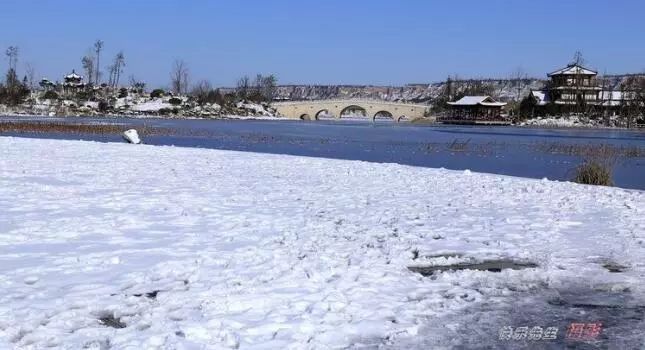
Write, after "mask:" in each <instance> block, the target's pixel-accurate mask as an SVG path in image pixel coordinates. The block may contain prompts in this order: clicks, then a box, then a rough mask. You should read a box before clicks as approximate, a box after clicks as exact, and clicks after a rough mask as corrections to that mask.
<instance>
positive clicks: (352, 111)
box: [338, 105, 367, 118]
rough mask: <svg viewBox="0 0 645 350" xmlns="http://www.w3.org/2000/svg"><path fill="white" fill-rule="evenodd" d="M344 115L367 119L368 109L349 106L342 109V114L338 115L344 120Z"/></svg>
mask: <svg viewBox="0 0 645 350" xmlns="http://www.w3.org/2000/svg"><path fill="white" fill-rule="evenodd" d="M344 115H350V116H363V117H367V109H366V108H365V107H361V106H359V105H349V106H347V107H345V108H343V109H341V111H340V113H338V117H339V118H342V117H343V116H344Z"/></svg>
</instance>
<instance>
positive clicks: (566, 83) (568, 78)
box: [529, 64, 631, 113]
mask: <svg viewBox="0 0 645 350" xmlns="http://www.w3.org/2000/svg"><path fill="white" fill-rule="evenodd" d="M597 75H598V73H597V72H596V71H593V70H591V69H589V68H585V67H583V66H581V65H579V64H569V65H568V66H566V67H565V68H562V69H558V70H556V71H555V72H552V73H549V74H547V76H548V77H549V82H548V83H547V86H546V87H545V88H544V89H542V90H533V91H531V93H530V95H529V96H530V97H531V98H532V99H533V101H534V102H535V106H537V107H538V108H542V110H543V113H544V109H545V108H546V109H548V113H570V112H578V113H588V112H592V113H600V112H601V110H603V109H617V108H619V107H620V106H621V105H622V104H624V103H625V102H627V101H630V100H631V97H630V96H631V95H630V93H628V92H621V91H613V90H603V87H601V86H600V85H599V84H598V81H597V79H596V77H597Z"/></svg>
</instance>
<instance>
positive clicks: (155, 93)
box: [150, 89, 166, 98]
mask: <svg viewBox="0 0 645 350" xmlns="http://www.w3.org/2000/svg"><path fill="white" fill-rule="evenodd" d="M165 94H166V92H165V91H163V90H162V89H154V90H152V92H151V93H150V97H151V98H159V97H162V96H163V95H165Z"/></svg>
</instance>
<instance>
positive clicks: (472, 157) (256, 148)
mask: <svg viewBox="0 0 645 350" xmlns="http://www.w3.org/2000/svg"><path fill="white" fill-rule="evenodd" d="M131 128H134V129H137V130H139V134H140V136H141V137H142V139H143V142H144V143H147V144H152V145H174V146H184V147H199V148H212V149H224V150H238V151H252V152H262V153H271V154H292V155H302V156H310V157H323V158H336V159H348V160H364V161H370V162H380V163H382V162H386V163H399V164H407V165H415V166H422V167H432V168H439V167H444V168H448V169H455V170H464V169H471V170H474V171H479V172H487V173H495V174H503V175H513V176H522V177H531V178H538V179H541V178H544V177H546V178H549V179H554V180H565V181H569V180H572V179H573V178H574V175H575V169H576V167H577V166H578V165H579V164H581V163H582V162H584V161H585V160H587V159H588V158H589V157H595V155H594V152H593V151H594V150H602V152H600V153H599V154H601V155H603V156H604V155H607V154H609V155H611V159H612V160H614V161H615V164H614V166H613V174H612V175H613V182H614V185H615V186H619V187H626V188H637V189H645V177H643V176H640V175H639V174H642V173H643V172H645V168H644V167H645V162H643V159H645V158H644V157H643V156H644V155H645V138H644V135H645V134H643V133H642V132H637V131H632V130H597V129H542V128H516V127H474V126H454V125H453V126H451V125H439V126H421V127H420V126H416V125H414V124H410V123H371V122H361V121H344V120H341V121H317V122H302V121H298V120H284V119H283V120H280V121H279V122H276V121H273V120H245V121H241V120H212V119H165V118H164V119H136V118H135V119H132V118H107V117H100V118H91V117H83V118H78V117H66V118H50V117H44V118H41V117H34V118H26V117H25V118H4V119H3V118H0V135H5V136H23V137H37V138H55V139H70V140H79V139H82V140H88V141H103V142H121V141H122V138H121V133H122V132H123V131H125V130H127V129H131ZM607 151H609V152H607Z"/></svg>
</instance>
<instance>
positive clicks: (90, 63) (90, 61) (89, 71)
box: [81, 52, 94, 84]
mask: <svg viewBox="0 0 645 350" xmlns="http://www.w3.org/2000/svg"><path fill="white" fill-rule="evenodd" d="M81 63H82V64H83V69H84V70H85V76H86V77H87V82H88V83H89V84H92V79H93V77H94V55H93V54H92V53H91V52H90V53H88V54H87V55H85V56H83V58H81Z"/></svg>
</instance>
